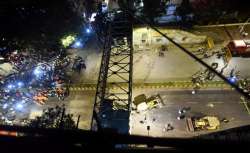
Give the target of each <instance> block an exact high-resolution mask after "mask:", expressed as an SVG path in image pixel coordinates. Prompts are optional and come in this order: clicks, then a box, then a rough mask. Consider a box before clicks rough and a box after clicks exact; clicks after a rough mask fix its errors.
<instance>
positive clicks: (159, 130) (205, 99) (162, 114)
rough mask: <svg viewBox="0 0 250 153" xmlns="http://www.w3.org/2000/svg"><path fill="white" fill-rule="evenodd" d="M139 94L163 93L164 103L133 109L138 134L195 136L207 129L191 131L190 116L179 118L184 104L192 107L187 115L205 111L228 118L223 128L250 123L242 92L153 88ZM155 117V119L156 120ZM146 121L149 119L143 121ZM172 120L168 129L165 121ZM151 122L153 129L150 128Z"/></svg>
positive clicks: (133, 131) (133, 129) (133, 130)
mask: <svg viewBox="0 0 250 153" xmlns="http://www.w3.org/2000/svg"><path fill="white" fill-rule="evenodd" d="M136 93H137V94H138V95H139V94H142V93H145V94H146V95H147V96H150V95H154V94H157V93H158V94H160V95H161V97H162V99H163V101H164V104H165V105H164V106H163V107H162V108H156V109H153V110H150V111H147V112H144V113H140V114H138V113H136V112H132V113H131V116H130V128H131V130H130V133H131V134H134V135H149V136H154V137H191V136H197V135H200V134H205V133H207V132H215V131H201V132H189V131H188V130H187V125H186V120H185V119H183V120H177V117H178V116H179V114H178V110H179V109H181V108H183V107H191V110H190V111H189V112H188V113H187V114H186V116H187V117H194V116H196V117H198V116H203V115H210V116H217V117H219V118H220V119H222V118H226V119H228V120H229V122H228V123H222V124H221V127H220V129H219V130H223V129H228V128H232V127H239V126H242V125H247V124H250V120H249V119H250V115H248V113H247V111H246V109H245V107H244V106H243V104H241V103H240V100H239V99H240V95H239V94H238V93H237V92H236V91H232V90H204V91H200V92H199V93H197V94H195V95H192V94H191V91H190V90H182V91H180V90H176V91H169V90H165V91H164V90H158V91H156V90H149V91H144V92H140V91H137V92H136ZM145 116H146V120H145ZM154 119H155V121H153V120H154ZM140 121H144V122H145V123H143V124H142V123H140ZM168 123H170V124H171V125H172V126H173V127H174V130H172V131H169V132H164V131H163V128H164V125H167V124H168ZM147 126H150V130H149V131H147Z"/></svg>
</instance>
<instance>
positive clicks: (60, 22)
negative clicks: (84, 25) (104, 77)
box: [0, 0, 81, 41]
mask: <svg viewBox="0 0 250 153" xmlns="http://www.w3.org/2000/svg"><path fill="white" fill-rule="evenodd" d="M0 20H1V24H0V37H5V38H7V39H8V38H10V39H13V38H17V39H19V40H28V41H36V40H46V41H54V40H58V39H59V38H60V37H62V35H64V34H66V33H67V32H70V31H77V28H78V26H80V24H81V20H80V17H79V16H77V14H76V13H74V12H73V11H72V9H71V8H70V5H69V3H68V2H67V0H1V1H0Z"/></svg>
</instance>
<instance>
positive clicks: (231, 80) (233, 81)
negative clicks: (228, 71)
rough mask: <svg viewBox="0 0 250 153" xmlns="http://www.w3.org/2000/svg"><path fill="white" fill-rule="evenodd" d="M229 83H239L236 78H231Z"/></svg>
mask: <svg viewBox="0 0 250 153" xmlns="http://www.w3.org/2000/svg"><path fill="white" fill-rule="evenodd" d="M229 81H230V82H231V83H235V82H236V81H237V78H236V76H233V77H231V78H229Z"/></svg>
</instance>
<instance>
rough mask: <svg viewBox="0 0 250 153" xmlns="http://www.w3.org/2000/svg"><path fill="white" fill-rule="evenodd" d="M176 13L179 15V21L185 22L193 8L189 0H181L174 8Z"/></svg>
mask: <svg viewBox="0 0 250 153" xmlns="http://www.w3.org/2000/svg"><path fill="white" fill-rule="evenodd" d="M176 13H177V15H179V16H180V17H181V21H182V22H183V23H184V24H186V23H187V20H188V15H190V14H191V13H193V8H192V6H191V4H190V1H189V0H183V1H182V3H181V5H180V6H179V7H178V8H177V10H176Z"/></svg>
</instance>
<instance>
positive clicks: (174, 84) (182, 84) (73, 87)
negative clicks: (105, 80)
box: [68, 81, 232, 91]
mask: <svg viewBox="0 0 250 153" xmlns="http://www.w3.org/2000/svg"><path fill="white" fill-rule="evenodd" d="M126 85H127V84H120V86H121V87H124V88H126ZM96 86H97V85H96V84H87V83H86V84H70V85H68V89H69V90H70V91H95V90H96ZM107 88H108V89H111V90H115V89H116V88H117V87H116V86H114V85H112V84H108V86H107ZM193 88H195V85H194V84H193V83H192V82H191V81H169V82H162V83H134V84H133V89H135V90H136V89H193ZM211 88H212V89H232V88H231V87H230V86H229V85H228V84H226V83H224V82H223V81H208V82H206V83H204V84H202V85H201V86H200V89H211Z"/></svg>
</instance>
